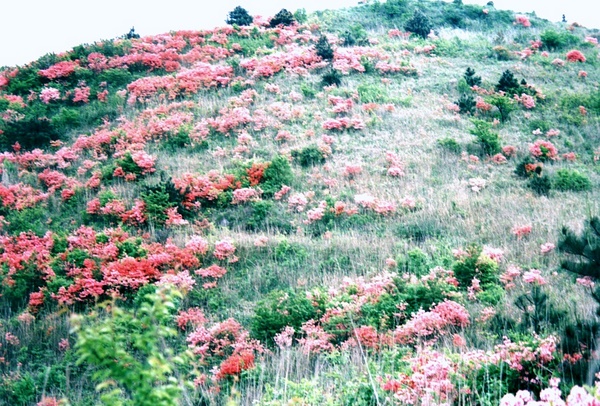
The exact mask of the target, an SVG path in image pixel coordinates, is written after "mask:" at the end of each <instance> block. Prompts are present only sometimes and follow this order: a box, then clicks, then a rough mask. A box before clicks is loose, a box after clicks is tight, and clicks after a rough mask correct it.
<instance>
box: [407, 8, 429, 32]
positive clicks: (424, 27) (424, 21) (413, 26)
mask: <svg viewBox="0 0 600 406" xmlns="http://www.w3.org/2000/svg"><path fill="white" fill-rule="evenodd" d="M432 28H433V27H432V25H431V21H429V18H428V17H427V16H426V15H425V14H423V12H421V11H420V10H417V11H415V13H414V14H413V16H412V18H411V19H410V20H408V21H407V22H406V24H405V25H404V29H406V31H408V32H412V33H413V34H415V35H417V36H419V37H421V38H427V36H428V35H429V33H430V32H431V29H432Z"/></svg>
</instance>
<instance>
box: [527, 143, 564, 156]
mask: <svg viewBox="0 0 600 406" xmlns="http://www.w3.org/2000/svg"><path fill="white" fill-rule="evenodd" d="M529 152H530V153H531V155H533V156H534V157H535V158H538V159H540V160H547V159H552V160H554V159H557V158H558V149H556V147H555V146H554V144H552V143H551V142H550V141H546V140H537V141H535V142H534V143H533V144H532V145H530V146H529Z"/></svg>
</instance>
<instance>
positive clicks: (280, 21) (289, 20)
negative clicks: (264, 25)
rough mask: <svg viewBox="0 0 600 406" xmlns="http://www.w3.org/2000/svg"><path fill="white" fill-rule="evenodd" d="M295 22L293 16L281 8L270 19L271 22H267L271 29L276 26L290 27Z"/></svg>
mask: <svg viewBox="0 0 600 406" xmlns="http://www.w3.org/2000/svg"><path fill="white" fill-rule="evenodd" d="M295 21H296V20H295V19H294V15H293V14H292V13H290V12H289V11H287V10H286V9H284V8H282V9H281V10H279V12H278V13H277V14H275V16H274V17H273V18H272V19H271V21H270V22H269V25H270V26H271V27H273V28H275V27H277V26H278V25H284V26H288V25H292V24H293V23H294V22H295Z"/></svg>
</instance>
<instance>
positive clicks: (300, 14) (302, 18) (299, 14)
mask: <svg viewBox="0 0 600 406" xmlns="http://www.w3.org/2000/svg"><path fill="white" fill-rule="evenodd" d="M294 19H295V20H296V21H298V24H304V23H305V22H307V21H308V15H307V14H306V9H303V8H299V9H298V10H296V11H294Z"/></svg>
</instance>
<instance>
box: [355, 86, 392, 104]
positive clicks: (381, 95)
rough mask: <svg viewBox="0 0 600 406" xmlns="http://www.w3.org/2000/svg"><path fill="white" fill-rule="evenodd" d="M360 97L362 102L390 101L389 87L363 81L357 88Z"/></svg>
mask: <svg viewBox="0 0 600 406" xmlns="http://www.w3.org/2000/svg"><path fill="white" fill-rule="evenodd" d="M356 91H357V92H358V97H359V99H360V101H361V102H362V103H386V102H389V96H388V92H387V89H386V88H385V87H383V86H381V85H378V84H370V83H361V84H360V85H358V87H357V88H356Z"/></svg>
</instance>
